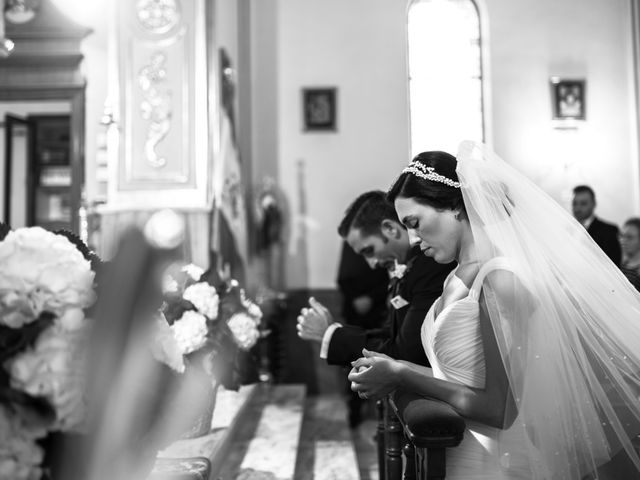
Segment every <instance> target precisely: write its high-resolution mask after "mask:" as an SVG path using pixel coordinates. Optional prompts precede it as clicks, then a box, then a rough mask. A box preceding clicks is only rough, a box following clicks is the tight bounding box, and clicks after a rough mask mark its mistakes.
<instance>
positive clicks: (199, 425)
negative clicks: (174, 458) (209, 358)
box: [180, 373, 219, 439]
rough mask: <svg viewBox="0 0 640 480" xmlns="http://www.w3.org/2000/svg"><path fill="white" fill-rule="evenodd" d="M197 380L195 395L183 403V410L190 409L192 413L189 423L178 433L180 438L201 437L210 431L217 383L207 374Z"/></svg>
mask: <svg viewBox="0 0 640 480" xmlns="http://www.w3.org/2000/svg"><path fill="white" fill-rule="evenodd" d="M187 375H188V373H187ZM199 381H200V382H199V384H198V386H197V388H196V392H197V393H196V395H197V397H196V398H193V399H192V400H193V401H191V400H189V401H188V402H187V404H186V405H184V408H185V410H184V411H190V412H192V415H191V417H190V419H189V420H190V422H189V425H188V427H187V429H186V430H185V431H184V432H183V433H182V434H181V435H180V439H187V438H197V437H202V436H204V435H207V434H208V433H209V432H210V431H211V420H212V418H213V410H214V409H215V406H216V396H217V394H218V386H219V385H218V383H217V382H216V381H215V380H213V379H212V378H211V377H210V376H209V375H204V376H202V375H201V376H200V377H199ZM187 409H188V410H187Z"/></svg>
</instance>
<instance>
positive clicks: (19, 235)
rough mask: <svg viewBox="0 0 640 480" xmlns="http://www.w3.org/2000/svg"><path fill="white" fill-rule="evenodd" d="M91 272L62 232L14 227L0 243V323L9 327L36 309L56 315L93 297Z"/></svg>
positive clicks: (25, 319)
mask: <svg viewBox="0 0 640 480" xmlns="http://www.w3.org/2000/svg"><path fill="white" fill-rule="evenodd" d="M93 279H94V272H93V271H92V270H91V264H90V262H89V261H87V260H85V258H84V257H83V256H82V254H81V253H80V252H79V251H78V249H77V248H76V247H75V246H74V245H73V244H72V243H71V242H70V241H69V240H68V239H67V238H65V237H64V236H61V235H56V234H54V233H51V232H48V231H46V230H44V229H43V228H40V227H30V228H20V229H18V230H16V231H14V232H10V233H9V234H8V235H7V237H6V238H5V239H4V240H3V241H2V242H0V324H4V325H7V326H9V327H12V328H20V327H22V326H23V325H25V324H27V323H30V322H33V321H34V320H36V319H37V318H38V317H39V316H40V314H41V313H42V312H51V313H53V314H55V315H56V316H62V314H64V313H65V312H66V311H67V310H68V309H83V308H86V307H88V306H90V305H91V304H92V303H93V301H94V300H95V294H94V291H93Z"/></svg>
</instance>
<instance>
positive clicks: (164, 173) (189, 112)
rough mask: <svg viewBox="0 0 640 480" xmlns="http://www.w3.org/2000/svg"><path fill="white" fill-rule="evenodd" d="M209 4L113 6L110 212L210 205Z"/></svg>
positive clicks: (176, 1)
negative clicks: (114, 129)
mask: <svg viewBox="0 0 640 480" xmlns="http://www.w3.org/2000/svg"><path fill="white" fill-rule="evenodd" d="M207 3H208V2H205V0H184V1H180V0H137V1H131V0H120V1H119V4H118V7H119V8H118V12H117V19H116V20H117V21H116V24H117V32H116V36H117V43H118V49H117V59H116V62H115V65H116V68H117V71H118V94H117V97H118V107H119V108H118V113H119V115H118V118H117V124H118V149H117V152H118V153H117V159H115V161H114V162H112V163H114V164H115V165H117V167H114V169H113V170H114V171H113V174H112V176H111V177H112V179H113V181H112V182H111V183H112V185H111V186H110V192H109V202H108V203H109V206H110V207H111V208H118V207H120V208H134V207H135V208H141V209H145V208H159V207H172V208H202V209H206V208H209V207H210V204H211V198H210V195H209V191H210V187H209V185H210V184H211V182H210V178H211V147H210V145H211V142H210V141H209V139H208V118H209V115H208V99H209V95H208V91H209V86H208V84H207V78H208V77H207V59H208V55H207V42H206V37H207V33H206V28H207V25H206V22H207V18H208V15H207V10H206V9H207V8H208V7H207Z"/></svg>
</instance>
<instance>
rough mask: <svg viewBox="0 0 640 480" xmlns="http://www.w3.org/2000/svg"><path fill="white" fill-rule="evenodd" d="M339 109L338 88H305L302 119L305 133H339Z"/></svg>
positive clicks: (303, 90)
mask: <svg viewBox="0 0 640 480" xmlns="http://www.w3.org/2000/svg"><path fill="white" fill-rule="evenodd" d="M337 108H338V105H337V88H335V87H322V88H317V87H314V88H303V89H302V118H303V129H304V131H305V132H318V131H320V132H322V131H325V132H335V131H337Z"/></svg>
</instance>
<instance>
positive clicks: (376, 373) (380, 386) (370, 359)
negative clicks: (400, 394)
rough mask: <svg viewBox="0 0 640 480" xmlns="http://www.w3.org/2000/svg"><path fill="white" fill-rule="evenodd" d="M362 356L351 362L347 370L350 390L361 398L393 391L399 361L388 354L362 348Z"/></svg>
mask: <svg viewBox="0 0 640 480" xmlns="http://www.w3.org/2000/svg"><path fill="white" fill-rule="evenodd" d="M362 354H363V355H364V356H363V357H361V358H359V359H357V360H356V361H355V362H351V365H352V366H353V368H352V369H351V371H350V372H349V376H348V378H349V380H350V381H351V390H353V391H354V392H358V395H360V397H362V398H369V399H377V398H382V397H384V396H385V395H387V394H389V393H391V392H393V391H394V390H395V389H396V388H397V387H398V384H397V379H398V369H399V368H400V367H401V365H402V364H401V363H400V362H399V361H397V360H394V359H393V358H391V357H389V356H388V355H384V354H382V353H378V352H370V351H369V350H367V349H363V350H362Z"/></svg>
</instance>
